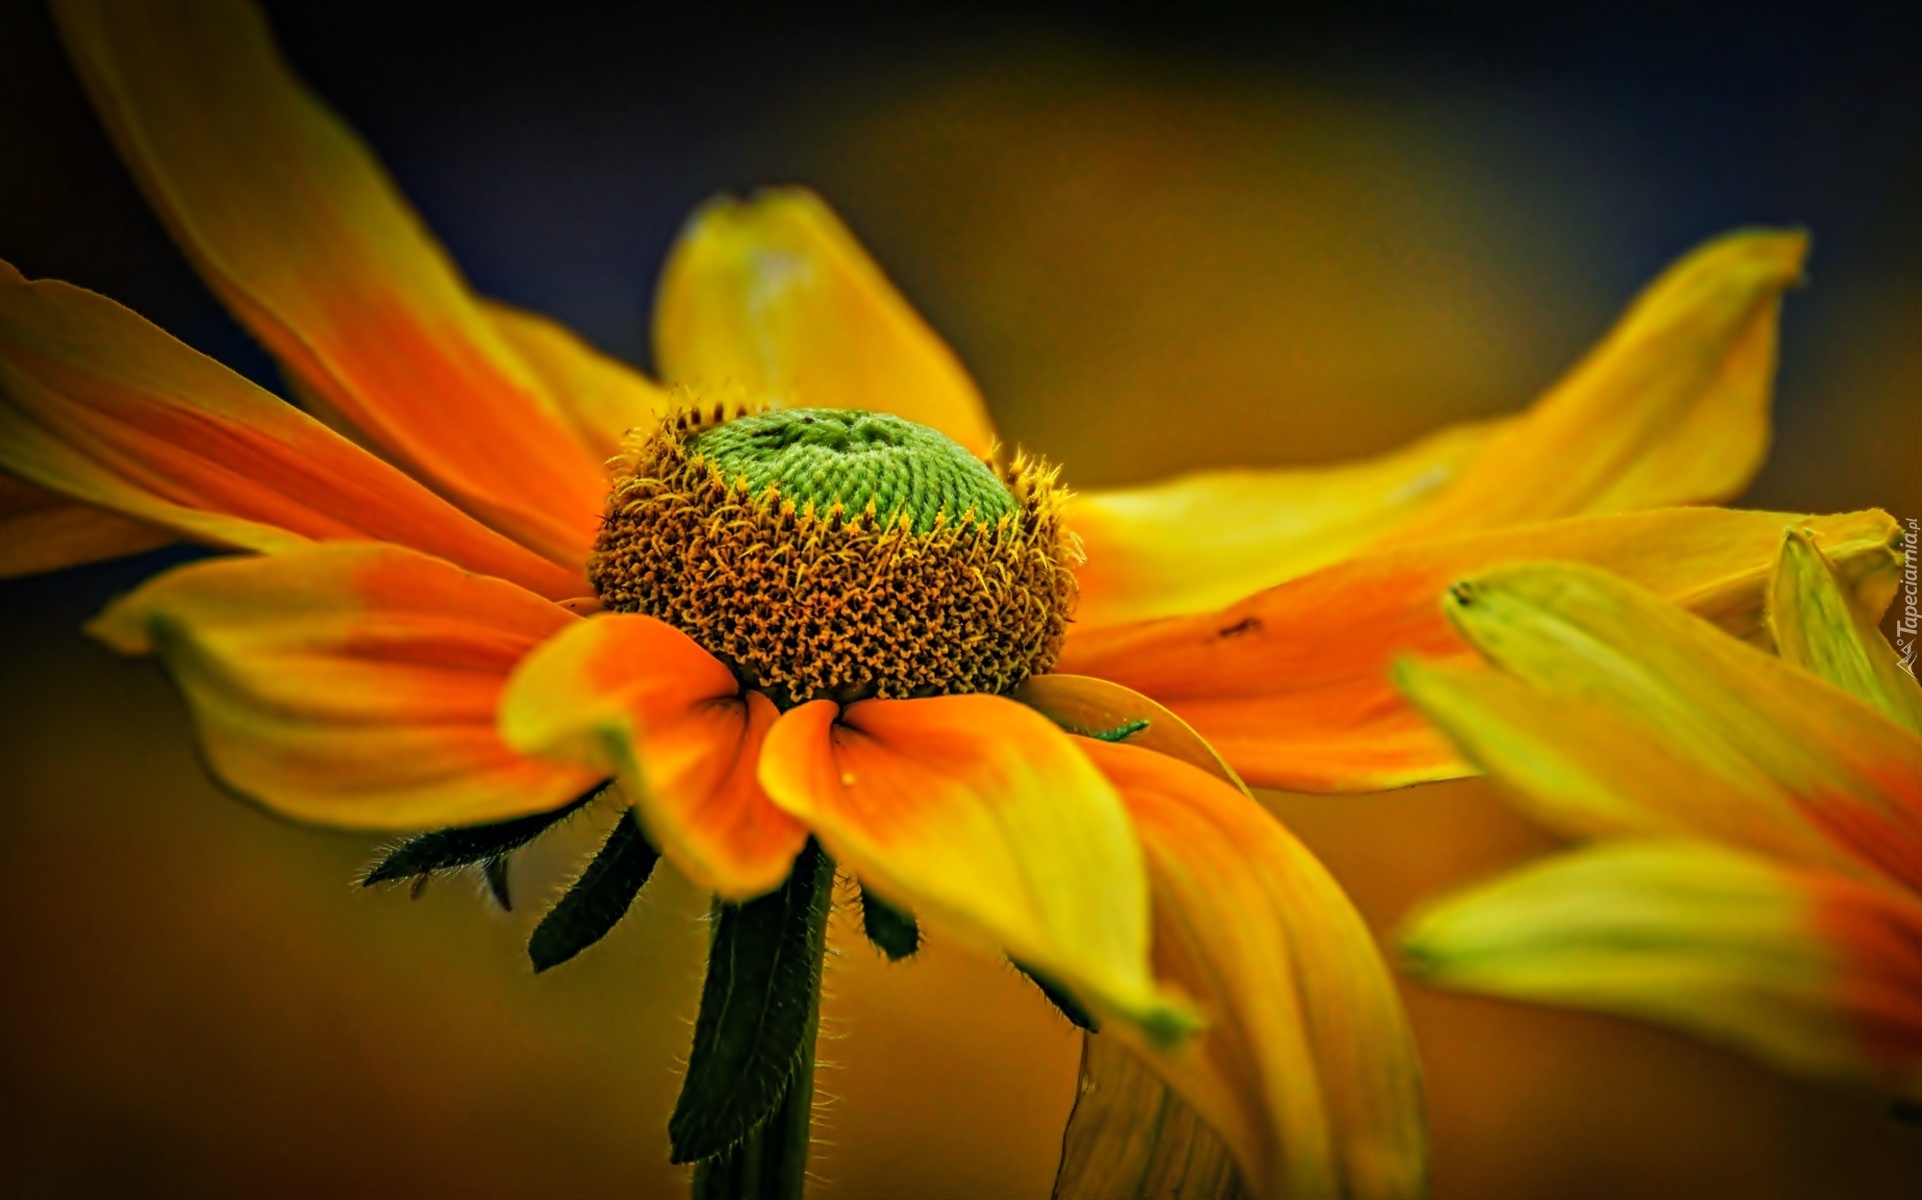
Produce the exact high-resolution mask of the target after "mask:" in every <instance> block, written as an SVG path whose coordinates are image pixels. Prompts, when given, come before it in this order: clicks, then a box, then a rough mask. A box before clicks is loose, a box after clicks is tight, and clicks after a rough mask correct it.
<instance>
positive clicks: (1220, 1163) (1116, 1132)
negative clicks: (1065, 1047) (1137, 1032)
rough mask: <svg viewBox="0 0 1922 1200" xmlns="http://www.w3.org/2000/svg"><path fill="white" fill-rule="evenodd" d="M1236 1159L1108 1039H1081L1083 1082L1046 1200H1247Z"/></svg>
mask: <svg viewBox="0 0 1922 1200" xmlns="http://www.w3.org/2000/svg"><path fill="white" fill-rule="evenodd" d="M1247 1194H1248V1193H1247V1190H1246V1189H1245V1188H1244V1187H1243V1186H1242V1182H1241V1173H1240V1171H1239V1170H1238V1169H1237V1168H1236V1166H1235V1159H1234V1155H1232V1154H1230V1153H1229V1152H1228V1147H1227V1146H1226V1145H1225V1144H1223V1142H1222V1140H1221V1139H1220V1138H1219V1137H1217V1136H1216V1135H1215V1131H1214V1130H1213V1129H1211V1128H1209V1126H1208V1123H1207V1122H1206V1121H1203V1120H1202V1119H1201V1118H1200V1117H1199V1116H1197V1115H1196V1114H1195V1110H1194V1109H1192V1108H1190V1107H1188V1105H1187V1104H1186V1103H1184V1102H1183V1101H1182V1099H1181V1098H1180V1097H1179V1096H1177V1095H1175V1093H1174V1092H1173V1091H1172V1090H1171V1089H1170V1088H1169V1087H1168V1085H1167V1084H1166V1083H1165V1082H1163V1080H1162V1078H1161V1076H1159V1075H1157V1074H1155V1073H1154V1072H1153V1071H1151V1070H1149V1069H1148V1067H1147V1065H1146V1064H1145V1063H1143V1062H1142V1060H1141V1058H1140V1056H1138V1055H1137V1054H1136V1053H1135V1052H1134V1051H1133V1050H1130V1049H1129V1048H1128V1047H1127V1046H1126V1045H1125V1044H1123V1043H1122V1042H1120V1041H1118V1040H1117V1039H1115V1038H1113V1037H1103V1036H1101V1035H1100V1034H1098V1033H1084V1034H1082V1035H1081V1079H1080V1086H1079V1088H1078V1089H1077V1091H1076V1092H1075V1099H1074V1110H1073V1111H1072V1112H1070V1113H1069V1114H1068V1128H1067V1131H1066V1132H1065V1133H1063V1134H1062V1136H1061V1165H1060V1168H1059V1169H1058V1170H1057V1171H1056V1172H1055V1177H1054V1192H1053V1193H1052V1195H1051V1197H1050V1200H1113V1198H1114V1197H1116V1196H1127V1197H1132V1198H1135V1200H1163V1198H1179V1200H1246V1197H1247Z"/></svg>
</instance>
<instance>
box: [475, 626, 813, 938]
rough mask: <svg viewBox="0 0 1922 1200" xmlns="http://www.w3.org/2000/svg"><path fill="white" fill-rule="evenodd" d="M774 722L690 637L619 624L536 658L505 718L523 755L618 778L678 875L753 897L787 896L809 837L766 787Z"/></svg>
mask: <svg viewBox="0 0 1922 1200" xmlns="http://www.w3.org/2000/svg"><path fill="white" fill-rule="evenodd" d="M776 715H777V714H776V712H775V708H774V704H773V702H772V701H770V700H769V699H768V698H767V697H766V696H763V695H761V694H760V693H759V692H749V693H747V694H746V695H745V696H743V695H742V694H741V685H740V683H739V682H738V681H736V680H735V678H734V675H733V673H732V672H731V671H729V670H728V669H727V668H726V667H724V666H722V665H721V663H720V661H719V660H718V659H716V658H715V657H714V656H713V655H712V654H709V653H708V652H707V651H705V650H703V649H701V648H700V647H699V646H697V645H695V643H694V640H693V639H692V638H690V637H688V636H687V635H686V634H684V633H682V632H681V631H680V630H678V629H676V628H674V627H673V626H672V625H668V624H666V623H664V622H661V621H657V620H655V619H654V618H652V617H644V616H640V615H639V614H635V613H615V614H610V615H607V616H601V617H595V618H593V619H592V620H587V621H582V622H580V623H578V624H576V625H574V626H573V627H572V628H570V629H568V630H567V631H566V632H565V633H563V634H561V635H560V636H559V637H557V638H553V639H551V640H550V641H548V642H547V643H546V644H545V645H543V646H542V647H541V648H540V649H539V650H537V651H535V652H534V653H533V654H531V655H529V656H528V658H527V661H526V662H524V663H522V664H521V666H520V668H519V669H518V670H517V671H516V672H515V673H514V678H513V681H512V682H511V683H510V684H509V685H508V688H507V695H506V697H505V699H504V700H503V702H502V704H501V718H500V720H501V734H502V736H503V737H504V738H506V740H507V744H508V745H510V746H513V747H514V748H516V749H518V750H520V751H522V752H524V753H527V754H532V755H538V756H540V757H542V758H545V759H549V760H551V761H554V762H564V763H577V764H581V765H585V766H589V767H592V768H593V769H594V770H595V771H597V772H599V773H601V774H604V775H615V776H618V777H619V778H620V779H621V781H622V784H623V788H624V790H625V791H626V792H627V793H628V795H630V796H632V797H634V798H635V799H636V800H637V802H638V804H639V807H640V810H641V815H642V816H643V817H644V818H645V819H646V825H647V829H648V832H649V834H651V835H652V836H653V837H654V838H655V839H656V840H657V841H658V842H659V844H660V847H661V852H662V853H663V854H665V855H666V856H667V857H668V859H669V860H670V861H672V862H673V863H674V865H675V866H676V867H678V868H680V870H681V871H682V872H683V873H685V874H686V875H687V876H688V877H689V878H690V879H692V880H694V882H696V883H697V884H700V885H701V886H702V887H705V888H708V889H710V890H712V891H715V892H718V893H719V894H720V895H722V896H723V897H725V898H727V899H729V900H745V899H747V898H749V897H751V896H758V895H761V894H763V893H765V892H771V891H773V890H774V889H775V888H777V887H779V886H780V885H781V881H782V880H784V879H786V878H787V874H788V867H789V865H790V864H791V863H792V862H793V861H794V856H795V855H796V854H798V853H799V852H800V850H801V845H802V843H804V842H805V841H806V840H807V831H806V830H804V829H802V828H801V826H799V825H798V824H796V823H795V822H794V820H793V818H791V817H789V816H788V815H787V814H786V813H783V812H782V811H781V810H779V809H777V808H775V807H774V806H773V805H772V804H769V803H768V800H767V797H766V796H765V795H764V794H763V793H762V791H761V787H760V784H759V783H757V782H756V780H755V770H756V767H757V764H758V763H759V761H760V756H761V745H762V742H763V739H764V738H765V737H766V736H767V732H768V728H769V727H770V726H771V725H773V724H774V719H775V716H776Z"/></svg>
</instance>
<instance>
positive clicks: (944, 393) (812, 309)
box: [654, 188, 994, 454]
mask: <svg viewBox="0 0 1922 1200" xmlns="http://www.w3.org/2000/svg"><path fill="white" fill-rule="evenodd" d="M654 360H655V362H656V363H658V364H659V365H660V371H661V376H662V378H664V379H665V380H667V381H668V382H669V383H684V384H689V385H692V386H694V387H697V388H718V387H728V386H732V387H739V388H744V389H746V390H748V391H749V392H751V393H754V394H757V395H766V396H768V397H770V398H772V399H774V400H776V401H778V402H781V403H786V404H792V405H797V406H802V407H810V408H861V409H868V410H870V411H873V412H885V413H893V414H895V415H896V416H900V417H905V418H906V419H908V420H910V421H914V422H917V423H919V424H922V425H928V426H932V427H933V428H935V429H938V430H940V431H941V432H942V433H945V434H947V435H948V436H949V437H951V438H953V439H954V440H955V441H957V442H959V443H961V444H962V445H963V446H966V447H967V448H968V449H969V450H971V451H973V452H974V453H976V454H986V453H987V452H988V451H989V450H990V449H991V448H992V447H993V445H994V426H993V424H992V423H991V422H990V421H989V420H988V413H987V409H986V407H985V406H984V405H983V404H982V402H981V393H980V391H979V390H978V389H977V388H976V387H975V386H974V381H973V380H972V379H969V378H968V374H967V371H966V370H964V369H963V368H962V366H961V362H960V360H959V359H957V358H955V356H954V352H953V351H952V350H950V349H948V347H947V346H946V345H945V344H944V343H943V342H942V341H941V339H940V338H939V337H937V336H936V335H935V332H934V331H933V330H932V329H930V328H928V325H927V322H925V321H923V320H922V319H921V318H920V316H919V315H917V314H916V313H915V311H914V310H913V309H912V308H911V307H909V305H908V302H907V301H906V300H905V299H903V298H902V296H901V294H900V293H899V292H897V291H896V290H895V289H894V285H893V284H891V283H889V282H888V280H887V277H886V276H884V275H882V274H881V268H880V267H878V266H876V265H875V263H874V260H873V259H871V258H869V257H868V255H867V252H866V251H865V250H863V249H862V248H861V245H860V243H858V242H856V241H855V240H854V235H853V234H851V233H849V232H848V229H847V226H845V225H843V224H841V221H840V219H839V218H838V217H836V216H835V215H834V213H833V212H832V211H831V210H830V209H829V208H828V206H827V205H826V204H824V203H822V202H821V200H820V198H819V197H818V196H816V195H814V194H813V193H812V192H808V191H804V190H802V189H800V188H779V189H774V190H770V191H764V192H760V193H757V194H756V195H755V197H754V198H753V199H752V200H746V201H742V200H735V199H733V198H731V197H721V198H719V199H716V200H713V201H710V202H709V203H708V204H707V205H706V206H704V207H703V208H701V210H700V211H698V212H696V213H695V214H694V216H693V217H692V218H690V219H689V220H688V223H687V226H686V228H684V229H683V230H682V231H681V238H680V240H679V241H678V242H676V243H675V246H674V251H673V253H672V254H671V255H670V256H669V258H668V260H667V266H666V268H665V269H664V271H663V272H662V274H661V283H660V292H659V294H658V295H657V296H656V298H655V307H654Z"/></svg>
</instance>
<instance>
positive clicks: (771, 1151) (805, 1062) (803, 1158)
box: [693, 846, 834, 1200]
mask: <svg viewBox="0 0 1922 1200" xmlns="http://www.w3.org/2000/svg"><path fill="white" fill-rule="evenodd" d="M809 849H810V851H812V852H813V854H815V855H818V864H817V866H816V869H817V871H818V874H817V875H816V876H815V886H814V894H813V896H812V898H811V905H810V908H809V911H808V919H809V929H808V933H809V937H808V939H807V941H808V945H809V946H810V947H811V948H812V953H813V954H814V956H815V957H814V960H813V962H811V963H810V964H809V968H810V969H809V971H808V975H809V977H811V978H812V979H813V980H814V981H815V986H814V988H813V990H812V991H811V992H810V994H809V996H808V1011H807V1032H806V1035H805V1038H804V1040H803V1042H802V1047H801V1055H800V1058H799V1060H798V1062H797V1063H796V1065H795V1068H794V1076H793V1078H792V1079H791V1080H790V1081H789V1082H788V1086H787V1090H786V1091H785V1092H784V1093H783V1094H782V1096H781V1100H780V1102H779V1104H777V1105H776V1106H775V1109H774V1111H773V1112H772V1113H770V1114H769V1115H768V1118H767V1120H766V1121H765V1122H763V1123H762V1124H761V1125H760V1126H759V1127H757V1128H756V1129H754V1130H753V1131H751V1132H750V1133H748V1135H747V1136H746V1137H744V1138H742V1139H741V1141H740V1143H739V1144H737V1145H736V1146H735V1147H734V1148H733V1149H731V1150H727V1151H724V1152H723V1153H721V1154H718V1155H716V1156H714V1157H713V1158H708V1159H703V1160H702V1161H701V1162H699V1163H698V1164H696V1165H695V1168H694V1189H693V1200H803V1197H804V1195H805V1194H806V1191H807V1166H808V1139H809V1134H810V1131H811V1128H812V1125H813V1118H814V1050H815V1045H816V1043H817V1042H818V1040H819V1037H820V1031H821V988H820V979H821V968H822V959H823V958H824V957H825V954H826V950H827V924H828V913H829V912H830V911H831V910H832V908H833V907H834V906H833V890H834V864H833V863H832V862H831V861H829V859H828V857H827V855H825V854H820V852H819V851H815V850H813V847H812V846H810V848H809ZM808 857H809V856H808V855H803V858H802V863H800V864H797V869H804V866H805V864H806V860H807V858H808Z"/></svg>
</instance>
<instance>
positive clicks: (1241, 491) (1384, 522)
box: [1070, 230, 1808, 627]
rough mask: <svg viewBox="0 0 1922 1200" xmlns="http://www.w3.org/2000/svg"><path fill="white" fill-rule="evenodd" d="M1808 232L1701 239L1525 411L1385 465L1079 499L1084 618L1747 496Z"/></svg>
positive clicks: (1180, 608)
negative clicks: (1454, 538)
mask: <svg viewBox="0 0 1922 1200" xmlns="http://www.w3.org/2000/svg"><path fill="white" fill-rule="evenodd" d="M1807 250H1808V244H1807V238H1806V237H1804V236H1803V235H1802V234H1799V233H1782V232H1775V231H1767V230H1762V231H1750V232H1744V233H1736V234H1730V235H1728V236H1726V237H1722V238H1719V239H1717V240H1715V241H1712V242H1709V243H1708V244H1707V245H1705V246H1703V247H1701V248H1699V249H1697V250H1696V251H1694V252H1693V253H1692V254H1690V255H1688V256H1687V257H1685V258H1683V259H1682V260H1681V261H1680V262H1678V263H1676V264H1675V265H1674V266H1672V267H1670V268H1669V269H1668V270H1667V271H1666V272H1664V273H1663V275H1662V276H1661V278H1659V279H1657V280H1656V281H1655V282H1654V283H1653V284H1651V285H1650V286H1649V287H1648V288H1647V290H1645V291H1644V292H1643V293H1642V295H1641V296H1640V297H1638V298H1637V299H1636V301H1635V303H1634V304H1633V305H1632V306H1631V307H1630V308H1629V310H1628V312H1627V313H1626V314H1625V315H1624V316H1623V317H1622V319H1621V320H1620V321H1619V322H1618V323H1617V324H1616V326H1615V328H1614V329H1612V330H1611V331H1610V332H1609V334H1608V336H1607V337H1605V338H1604V339H1603V340H1602V342H1601V343H1600V344H1599V345H1598V346H1596V348H1595V349H1594V350H1593V351H1591V352H1590V353H1589V355H1588V356H1587V357H1586V358H1584V359H1583V360H1582V361H1581V363H1579V364H1578V365H1577V366H1576V367H1575V368H1574V370H1572V371H1571V372H1570V373H1569V374H1568V375H1567V376H1566V377H1565V378H1564V379H1562V380H1561V382H1559V383H1557V384H1556V385H1555V386H1554V387H1553V388H1551V389H1550V390H1549V391H1548V392H1547V393H1546V394H1544V395H1543V396H1542V397H1541V398H1540V399H1539V400H1537V401H1536V402H1535V404H1534V405H1533V406H1532V407H1530V408H1529V409H1528V410H1527V411H1526V412H1524V413H1521V414H1518V415H1516V416H1514V417H1510V418H1505V419H1503V420H1500V421H1493V422H1484V423H1478V424H1471V425H1463V426H1458V427H1456V428H1453V429H1448V430H1444V431H1442V432H1441V433H1438V434H1435V435H1432V436H1430V437H1428V438H1425V439H1423V440H1421V441H1418V442H1416V443H1414V444H1412V445H1410V446H1407V447H1404V448H1401V449H1398V450H1395V451H1392V452H1391V453H1389V454H1387V455H1384V456H1382V457H1381V458H1378V459H1373V460H1369V461H1366V462H1359V463H1353V464H1344V465H1341V466H1336V467H1331V468H1321V469H1308V470H1281V471H1269V470H1240V471H1211V472H1206V473H1203V474H1199V475H1195V476H1191V477H1189V478H1186V479H1179V480H1175V481H1172V482H1170V483H1165V484H1159V485H1155V486H1151V487H1145V488H1136V489H1129V490H1126V491H1115V492H1090V493H1085V494H1083V495H1081V496H1078V497H1077V498H1076V500H1075V502H1074V505H1073V507H1072V508H1071V510H1070V525H1071V527H1072V528H1073V529H1074V530H1075V531H1076V532H1077V533H1079V534H1080V535H1081V537H1082V540H1083V542H1084V543H1085V545H1086V549H1087V555H1088V561H1087V565H1086V566H1085V567H1084V568H1083V570H1082V571H1081V572H1080V575H1081V580H1082V599H1081V608H1080V612H1079V620H1080V622H1081V624H1082V625H1083V626H1084V627H1092V626H1097V625H1104V624H1109V623H1115V622H1121V621H1135V620H1145V619H1148V618H1152V617H1161V616H1173V615H1178V614H1182V613H1194V612H1203V611H1206V610H1208V609H1212V608H1217V607H1220V606H1222V605H1225V604H1230V603H1232V602H1234V601H1236V600H1239V599H1241V598H1242V597H1244V596H1246V595H1248V594H1249V593H1251V592H1255V591H1258V590H1260V589H1262V588H1265V587H1272V586H1273V585H1275V584H1278V583H1281V582H1283V581H1284V580H1288V579H1293V578H1295V577H1297V576H1299V575H1301V574H1304V573H1305V572H1308V571H1311V570H1314V569H1316V568H1318V567H1322V566H1325V565H1327V564H1329V563H1332V562H1335V561H1337V560H1339V559H1341V558H1343V557H1345V556H1347V555H1349V554H1351V553H1354V552H1356V551H1359V550H1362V549H1363V548H1365V547H1369V546H1388V545H1405V544H1407V543H1409V542H1412V541H1415V540H1418V539H1422V538H1427V537H1436V536H1449V535H1455V534H1463V533H1470V532H1474V531H1476V530H1484V529H1495V528H1500V527H1502V526H1507V525H1514V524H1518V523H1521V522H1527V521H1543V520H1550V519H1554V518H1558V517H1571V516H1578V515H1581V514H1585V513H1608V512H1622V511H1627V510H1631V509H1638V508H1655V507H1659V506H1662V505H1670V504H1689V503H1696V502H1699V501H1704V500H1720V499H1725V498H1727V497H1729V496H1733V495H1735V494H1736V493H1737V492H1739V491H1741V490H1742V488H1743V487H1744V486H1746V485H1747V483H1748V481H1749V479H1750V477H1752V476H1753V475H1754V473H1755V471H1756V469H1757V468H1759V467H1760V466H1761V463H1762V459H1763V456H1764V454H1765V453H1766V451H1767V449H1768V441H1769V393H1770V387H1771V384H1772V382H1773V377H1774V373H1775V340H1776V330H1777V325H1778V323H1779V316H1780V308H1781V295H1782V292H1783V291H1784V290H1785V289H1786V288H1788V287H1789V286H1790V285H1792V284H1793V283H1794V282H1795V281H1796V280H1797V279H1798V278H1799V277H1800V274H1801V268H1802V260H1803V258H1804V257H1805V255H1806V254H1807Z"/></svg>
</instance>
